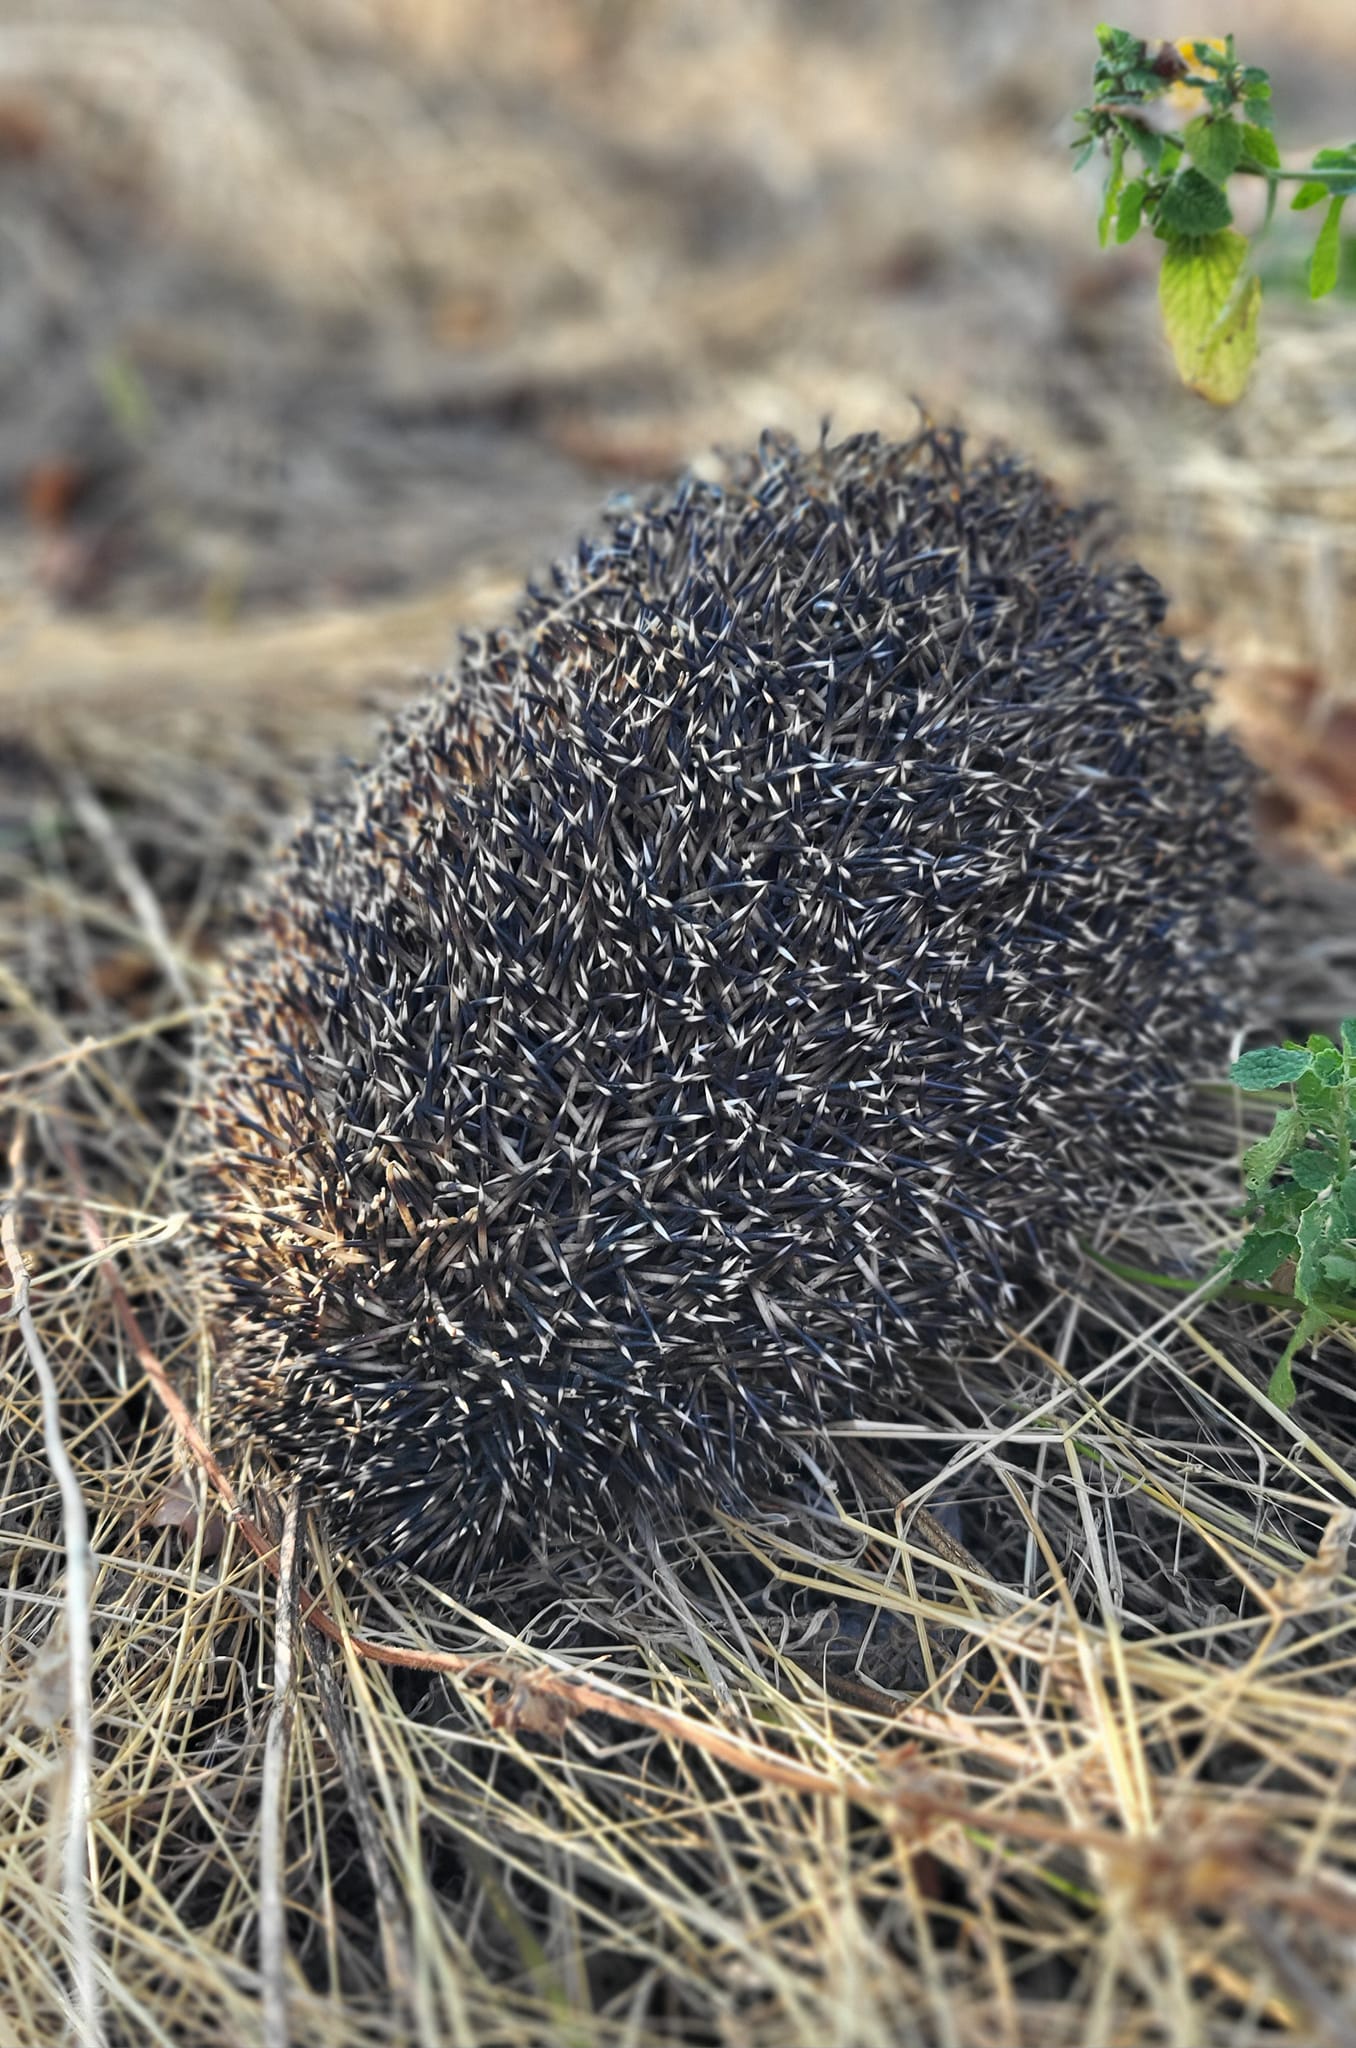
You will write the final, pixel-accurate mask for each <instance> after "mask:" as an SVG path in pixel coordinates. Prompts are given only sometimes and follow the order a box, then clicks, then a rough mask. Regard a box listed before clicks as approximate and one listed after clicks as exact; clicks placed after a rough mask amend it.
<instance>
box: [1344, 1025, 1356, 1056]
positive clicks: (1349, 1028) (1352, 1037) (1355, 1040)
mask: <svg viewBox="0 0 1356 2048" xmlns="http://www.w3.org/2000/svg"><path fill="white" fill-rule="evenodd" d="M1342 1050H1343V1052H1344V1053H1345V1054H1346V1055H1347V1057H1348V1059H1356V1017H1344V1018H1343V1019H1342Z"/></svg>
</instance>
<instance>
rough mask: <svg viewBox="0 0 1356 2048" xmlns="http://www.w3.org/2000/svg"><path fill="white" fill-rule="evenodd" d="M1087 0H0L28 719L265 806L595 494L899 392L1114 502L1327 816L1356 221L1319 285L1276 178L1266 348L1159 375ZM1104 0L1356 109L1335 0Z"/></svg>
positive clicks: (1349, 494) (14, 515)
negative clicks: (1231, 48)
mask: <svg viewBox="0 0 1356 2048" xmlns="http://www.w3.org/2000/svg"><path fill="white" fill-rule="evenodd" d="M1103 4H1104V0H1098V5H1097V6H1096V7H1094V6H1092V5H1090V4H1079V0H230V4H229V5H227V6H223V5H222V4H220V0H164V4H160V5H155V4H152V0H99V5H98V6H97V7H96V6H93V5H91V4H88V0H86V4H85V5H84V6H79V5H70V4H66V0H42V4H35V5H31V6H28V7H21V6H17V5H15V4H14V0H0V719H2V720H3V725H2V726H0V739H3V740H4V742H5V746H6V749H7V752H6V755H5V759H6V760H7V761H8V762H9V763H10V765H11V767H12V766H13V762H14V760H15V759H16V758H17V757H18V753H22V754H23V756H24V758H25V760H26V761H27V762H28V763H29V764H30V765H31V761H32V759H33V758H35V756H36V755H42V756H43V757H44V758H53V757H60V758H61V759H63V760H64V759H66V758H73V759H79V758H81V757H82V756H89V755H91V754H93V755H95V756H97V759H98V761H99V764H100V772H101V774H103V775H104V776H105V778H106V776H107V773H108V761H109V759H110V757H111V756H112V755H113V754H115V753H117V752H118V751H119V750H121V751H122V752H123V753H124V755H125V758H126V759H127V761H128V762H129V763H134V764H135V765H136V768H137V771H138V772H139V773H141V774H143V775H145V776H153V777H154V778H155V779H156V781H157V783H158V784H159V785H160V786H161V789H162V793H163V790H164V789H166V788H173V789H182V790H188V791H191V790H192V788H193V785H194V778H198V781H199V782H201V778H202V777H203V776H204V774H205V773H206V772H207V770H206V768H205V766H204V764H205V763H208V762H210V761H211V760H217V761H219V762H220V761H226V762H229V761H232V760H234V761H236V762H237V763H238V762H239V761H240V760H244V759H246V758H248V761H249V764H250V773H251V775H252V776H254V777H255V778H256V780H257V779H258V777H259V776H260V775H264V776H265V777H266V778H267V777H268V776H274V775H275V774H276V778H277V779H278V784H279V793H278V803H279V804H280V805H281V804H283V803H284V802H285V801H286V800H289V797H288V792H289V791H290V789H291V785H290V784H289V783H287V777H288V775H290V774H292V773H293V771H297V772H299V773H302V774H305V773H307V772H309V769H308V767H307V764H308V762H310V761H311V760H312V759H313V758H324V757H326V756H328V755H330V754H332V753H333V752H334V751H336V750H339V749H344V748H347V749H349V750H351V751H356V752H361V751H363V749H364V748H365V747H366V746H367V745H368V744H369V743H370V738H369V736H370V731H371V721H372V716H373V713H374V711H375V710H376V709H379V708H380V707H381V706H382V705H384V704H387V703H389V702H390V700H391V699H392V697H398V696H399V695H400V694H402V693H403V692H406V691H408V690H409V689H410V688H411V687H412V686H413V684H414V681H415V678H416V677H417V676H418V674H419V673H420V672H421V671H428V670H431V669H436V668H438V667H439V666H440V665H442V664H443V663H445V662H446V661H447V660H448V658H449V656H450V654H451V652H452V650H453V648H454V645H455V633H456V630H457V628H458V627H459V626H461V625H463V624H465V623H468V622H470V621H473V620H476V619H488V618H491V617H493V616H494V614H495V613H496V611H502V610H503V609H504V608H505V607H506V606H508V605H509V604H511V601H512V593H513V591H514V589H515V588H516V587H517V586H518V584H519V583H520V582H521V580H522V577H523V575H524V574H525V573H526V572H528V571H529V570H533V569H539V568H540V567H542V566H543V565H544V564H545V563H546V562H547V561H548V560H549V558H550V557H551V555H552V554H553V553H554V552H557V551H559V550H560V549H562V548H564V547H566V546H568V545H569V543H570V541H571V540H572V538H573V536H574V535H575V533H576V531H577V530H578V528H579V527H580V525H581V524H582V523H585V522H587V521H588V520H589V518H590V517H591V515H592V513H593V511H594V509H595V508H596V506H597V504H598V502H599V501H600V499H601V498H602V497H604V496H605V495H607V494H608V493H610V492H613V491H616V490H624V489H628V488H635V487H640V486H644V485H647V484H650V483H652V482H654V481H656V480H659V479H663V478H666V477H668V476H670V475H672V474H673V473H674V472H675V471H677V470H678V469H680V468H682V467H683V466H684V465H688V464H696V465H698V466H703V465H708V464H710V463H712V462H713V461H714V460H715V456H714V454H713V451H714V450H717V449H719V448H721V447H733V446H739V445H742V444H746V443H748V442H750V441H751V440H753V439H754V438H756V436H757V434H758V433H759V431H760V430H761V429H762V428H764V427H765V426H780V427H788V428H790V429H792V430H793V431H795V432H796V433H798V434H800V435H803V436H804V435H809V436H814V435H816V434H817V433H818V432H819V429H820V424H821V421H823V420H824V419H825V418H828V419H829V420H830V421H831V423H832V426H833V429H834V430H835V431H836V432H842V433H846V432H849V431H852V430H855V429H858V428H862V427H879V428H881V429H884V430H885V431H887V432H897V431H904V430H907V428H908V427H909V425H910V423H911V422H912V421H913V420H914V418H915V417H916V413H915V403H916V402H918V403H921V404H923V405H924V406H925V407H926V408H927V409H928V411H929V412H931V413H932V414H933V415H934V417H937V418H939V419H943V420H950V419H960V420H963V421H964V422H965V423H967V424H968V426H969V427H970V428H971V429H972V431H973V432H974V433H975V435H976V436H978V437H981V438H982V437H987V436H989V435H993V434H997V435H1000V436H1003V437H1005V438H1006V439H1008V440H1010V441H1011V442H1013V443H1015V444H1017V445H1018V446H1020V447H1021V448H1022V449H1023V450H1024V451H1026V452H1027V453H1029V454H1030V455H1031V456H1033V457H1034V458H1035V459H1037V460H1038V461H1039V462H1040V463H1042V464H1043V465H1044V466H1045V467H1046V468H1048V469H1049V470H1050V471H1051V472H1053V474H1054V475H1055V476H1056V477H1057V478H1058V479H1059V481H1060V482H1061V484H1062V485H1064V486H1065V487H1067V489H1068V490H1069V491H1070V492H1072V493H1076V494H1080V495H1086V494H1091V495H1093V496H1096V497H1105V498H1110V499H1112V500H1114V501H1115V503H1116V504H1117V506H1118V507H1119V510H1120V513H1121V515H1122V517H1123V520H1124V523H1125V526H1126V528H1127V530H1128V535H1129V539H1130V542H1131V544H1132V545H1133V546H1134V548H1135V549H1137V550H1138V551H1139V553H1140V554H1141V555H1142V557H1143V558H1144V559H1146V560H1147V561H1148V562H1149V563H1150V564H1151V566H1153V567H1154V568H1155V569H1156V570H1157V571H1158V572H1159V573H1160V574H1161V575H1163V577H1164V578H1165V580H1166V581H1167V583H1168V585H1169V587H1170V590H1171V593H1172V596H1173V599H1174V604H1175V615H1174V616H1175V620H1176V623H1177V624H1178V626H1179V628H1180V629H1181V630H1182V631H1183V632H1184V633H1185V634H1186V635H1187V636H1188V637H1189V638H1190V639H1191V640H1192V641H1193V643H1196V644H1199V645H1201V646H1203V647H1204V646H1209V647H1210V648H1211V649H1212V650H1213V652H1214V654H1215V656H1216V657H1217V658H1218V659H1219V661H1220V662H1221V663H1222V665H1223V666H1224V668H1225V670H1226V676H1225V679H1224V680H1223V681H1222V683H1221V686H1220V688H1221V703H1222V706H1223V709H1224V711H1225V713H1226V714H1227V715H1228V716H1230V717H1232V718H1233V719H1235V720H1236V721H1237V722H1238V724H1239V726H1240V728H1241V730H1242V731H1243V732H1244V735H1245V737H1246V738H1247V739H1248V740H1249V742H1250V743H1251V744H1252V745H1253V746H1254V748H1255V749H1256V750H1257V751H1258V752H1259V753H1260V754H1261V755H1262V757H1263V758H1264V759H1265V761H1266V764H1267V766H1268V769H1269V771H1270V772H1271V776H1272V786H1271V790H1270V794H1269V797H1268V804H1269V817H1270V821H1271V823H1272V826H1273V828H1274V829H1275V831H1276V832H1277V834H1278V835H1279V836H1280V837H1281V838H1283V839H1285V838H1289V839H1290V840H1293V841H1295V842H1297V843H1298V842H1302V843H1303V844H1304V845H1306V846H1307V847H1310V848H1312V849H1314V850H1316V851H1318V852H1319V853H1320V854H1321V855H1322V856H1323V857H1324V858H1325V859H1327V860H1328V861H1330V862H1332V863H1342V862H1345V861H1346V860H1347V859H1348V858H1349V855H1350V853H1351V852H1352V850H1353V848H1356V836H1354V835H1353V827H1352V819H1353V816H1356V254H1353V252H1352V250H1350V249H1349V250H1348V252H1347V261H1346V265H1345V269H1344V274H1343V279H1342V283H1341V286H1340V287H1339V291H1338V293H1337V294H1336V295H1335V296H1334V297H1333V298H1332V299H1330V300H1328V301H1326V302H1324V303H1323V304H1322V305H1320V306H1319V307H1317V308H1311V307H1310V306H1309V304H1308V303H1307V301H1306V299H1305V297H1304V285H1303V269H1304V263H1305V260H1306V257H1307V251H1308V248H1309V246H1310V244H1311V242H1312V238H1313V231H1314V216H1312V215H1305V216H1295V217H1293V218H1292V217H1291V216H1290V215H1289V214H1288V213H1286V212H1284V211H1282V212H1281V213H1280V215H1279V217H1278V219H1277V222H1276V225H1275V228H1274V230H1273V232H1272V234H1271V236H1270V238H1269V241H1268V243H1267V245H1266V248H1265V251H1264V254H1263V257H1262V266H1263V272H1264V278H1265V285H1266V293H1267V300H1266V304H1265V307H1264V312H1263V322H1262V331H1263V346H1262V355H1261V361H1260V365H1259V370H1258V374H1257V377H1256V379H1255V382H1254V384H1253V386H1252V389H1251V391H1250V393H1249V394H1248V396H1247V397H1246V398H1245V400H1244V401H1243V403H1242V404H1241V406H1239V407H1238V408H1237V409H1236V410H1235V411H1233V412H1228V413H1221V412H1216V411H1213V410H1212V409H1210V408H1209V407H1208V406H1206V405H1205V404H1204V403H1202V402H1201V401H1200V400H1198V399H1195V398H1193V397H1192V396H1190V395H1189V394H1187V393H1185V392H1183V391H1182V390H1181V389H1180V388H1179V387H1178V385H1177V383H1176V380H1175V375H1174V372H1173V368H1172V364H1171V360H1170V358H1169V355H1168V352H1167V349H1166V346H1165V344H1164V343H1163V341H1162V339H1161V335H1160V331H1159V323H1158V316H1157V306H1156V298H1155V272H1156V256H1157V249H1156V245H1154V244H1153V243H1152V242H1150V241H1149V240H1148V239H1147V238H1142V240H1141V241H1140V242H1137V243H1136V244H1135V245H1134V246H1133V247H1130V248H1127V249H1124V250H1116V251H1112V252H1108V253H1105V254H1103V253H1101V252H1099V250H1098V248H1097V242H1096V232H1095V222H1096V213H1097V206H1098V192H1099V183H1100V175H1099V166H1097V165H1092V166H1089V168H1088V169H1087V171H1085V172H1084V173H1083V174H1082V175H1081V176H1079V177H1077V178H1075V177H1074V176H1073V175H1072V174H1071V170H1070V151H1069V146H1068V145H1069V141H1070V138H1071V134H1072V123H1071V120H1070V115H1071V112H1072V110H1073V109H1074V108H1075V107H1076V106H1077V105H1079V104H1080V103H1081V102H1082V101H1083V100H1084V99H1085V98H1086V97H1087V85H1088V80H1089V77H1090V72H1091V66H1092V62H1093V58H1094V55H1095V39H1094V33H1093V32H1094V28H1095V25H1096V22H1097V20H1098V19H1099V17H1100V14H1101V11H1102V6H1103ZM1113 18H1114V19H1115V20H1116V22H1117V23H1118V25H1121V26H1125V27H1128V28H1133V29H1135V30H1137V31H1140V32H1143V33H1145V34H1169V33H1170V34H1174V35H1182V34H1190V33H1200V34H1207V33H1216V32H1220V31H1221V30H1223V29H1232V30H1233V31H1234V33H1235V34H1236V36H1237V38H1238V43H1239V48H1240V51H1241V53H1242V55H1243V57H1244V59H1245V60H1246V61H1249V62H1253V63H1257V64H1261V65H1265V66H1266V67H1268V68H1269V69H1270V70H1271V72H1272V75H1273V80H1274V85H1275V102H1274V104H1275V113H1276V126H1277V133H1278V136H1279V139H1280V142H1281V145H1282V149H1283V151H1285V152H1286V153H1287V156H1288V160H1290V161H1292V162H1295V161H1304V160H1307V157H1308V154H1309V153H1310V151H1311V150H1312V149H1313V148H1314V147H1317V146H1322V145H1323V144H1327V143H1340V142H1346V141H1350V140H1351V139H1352V133H1353V130H1356V90H1354V89H1353V86H1354V82H1356V9H1353V8H1351V7H1350V6H1348V5H1347V4H1345V0H1230V5H1229V8H1228V10H1227V18H1225V17H1221V18H1220V19H1218V20H1216V19H1213V18H1210V19H1197V18H1196V17H1195V16H1194V15H1192V14H1191V13H1190V10H1188V12H1187V14H1185V15H1184V14H1183V13H1182V12H1181V9H1180V6H1178V5H1173V4H1164V5H1158V4H1154V5H1147V4H1139V0H1124V4H1123V6H1122V9H1121V12H1120V13H1118V14H1114V15H1113ZM284 785H286V787H284ZM185 800H186V801H189V800H192V801H196V800H197V798H196V796H192V797H191V799H190V798H186V799H185Z"/></svg>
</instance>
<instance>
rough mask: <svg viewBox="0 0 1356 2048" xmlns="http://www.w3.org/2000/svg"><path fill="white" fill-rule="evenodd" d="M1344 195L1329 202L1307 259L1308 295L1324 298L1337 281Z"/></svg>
mask: <svg viewBox="0 0 1356 2048" xmlns="http://www.w3.org/2000/svg"><path fill="white" fill-rule="evenodd" d="M1345 205H1346V197H1345V195H1343V196H1342V197H1341V198H1338V199H1334V200H1332V201H1331V202H1330V203H1329V206H1328V211H1327V214H1326V215H1325V217H1324V221H1323V225H1322V227H1321V228H1320V229H1319V231H1318V240H1317V241H1316V242H1315V243H1314V253H1313V255H1312V257H1311V258H1310V259H1309V297H1310V298H1311V299H1322V298H1326V297H1327V295H1328V293H1329V292H1330V291H1331V290H1332V288H1333V286H1334V285H1335V284H1336V283H1337V274H1338V271H1339V270H1340V269H1341V267H1342V208H1343V207H1344V206H1345Z"/></svg>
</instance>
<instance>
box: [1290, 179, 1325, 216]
mask: <svg viewBox="0 0 1356 2048" xmlns="http://www.w3.org/2000/svg"><path fill="white" fill-rule="evenodd" d="M1327 197H1328V187H1327V186H1326V185H1325V184H1320V183H1319V181H1318V179H1317V178H1311V179H1310V180H1309V182H1308V184H1307V185H1301V186H1300V188H1299V191H1298V192H1297V193H1296V194H1295V196H1294V198H1293V199H1292V200H1291V202H1290V211H1291V212H1292V213H1304V212H1305V211H1306V210H1307V209H1308V208H1309V207H1311V206H1321V205H1322V204H1323V201H1324V200H1325V199H1326V198H1327Z"/></svg>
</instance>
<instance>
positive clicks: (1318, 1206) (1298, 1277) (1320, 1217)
mask: <svg viewBox="0 0 1356 2048" xmlns="http://www.w3.org/2000/svg"><path fill="white" fill-rule="evenodd" d="M1335 1227H1336V1228H1340V1224H1339V1218H1338V1217H1336V1216H1333V1215H1330V1214H1329V1209H1328V1204H1327V1203H1326V1202H1315V1203H1314V1204H1313V1206H1312V1208H1309V1209H1306V1210H1305V1212H1304V1214H1303V1215H1302V1216H1301V1217H1300V1220H1299V1226H1298V1228H1297V1229H1296V1231H1295V1236H1296V1237H1297V1238H1298V1240H1299V1258H1298V1259H1297V1260H1296V1262H1295V1296H1296V1299H1297V1300H1299V1301H1303V1302H1307V1303H1309V1304H1310V1305H1311V1306H1313V1307H1317V1305H1318V1297H1319V1295H1320V1294H1321V1293H1322V1291H1323V1260H1324V1257H1325V1255H1326V1254H1327V1252H1328V1251H1329V1250H1330V1248H1331V1246H1332V1243H1333V1238H1334V1236H1335V1235H1336V1228H1335ZM1339 1241H1340V1240H1339Z"/></svg>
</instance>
